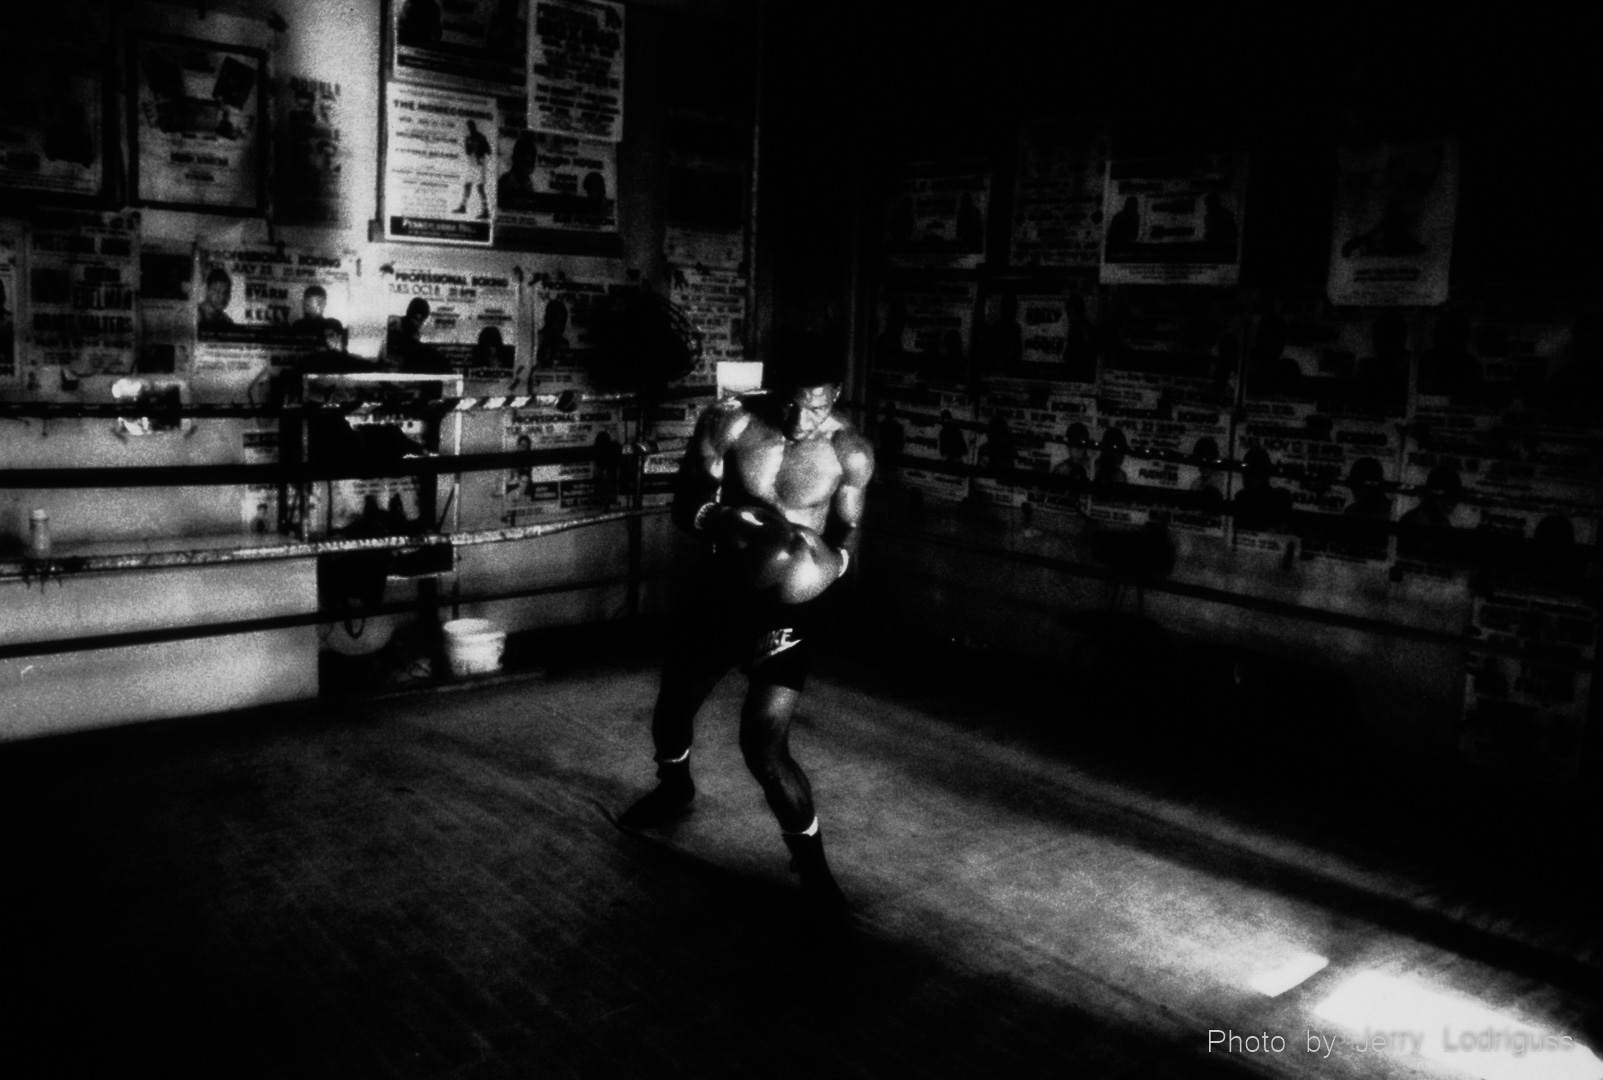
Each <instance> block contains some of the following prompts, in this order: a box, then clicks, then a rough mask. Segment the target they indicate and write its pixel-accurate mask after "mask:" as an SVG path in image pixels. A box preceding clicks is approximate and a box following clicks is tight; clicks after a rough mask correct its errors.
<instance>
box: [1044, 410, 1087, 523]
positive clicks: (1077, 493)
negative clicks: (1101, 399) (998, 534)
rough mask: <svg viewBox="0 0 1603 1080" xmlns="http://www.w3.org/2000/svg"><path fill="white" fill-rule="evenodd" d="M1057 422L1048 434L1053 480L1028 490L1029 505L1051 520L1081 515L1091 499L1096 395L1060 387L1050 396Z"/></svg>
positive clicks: (1054, 420) (1050, 473) (1048, 466)
mask: <svg viewBox="0 0 1603 1080" xmlns="http://www.w3.org/2000/svg"><path fill="white" fill-rule="evenodd" d="M1047 407H1048V409H1049V410H1050V411H1051V414H1052V418H1053V424H1052V428H1051V430H1050V431H1049V432H1048V433H1047V434H1046V436H1045V437H1044V442H1045V444H1046V452H1047V457H1048V465H1047V472H1048V474H1049V475H1050V476H1051V477H1052V483H1050V484H1048V485H1045V486H1043V487H1041V488H1038V489H1031V490H1030V491H1029V492H1028V493H1027V497H1028V500H1029V504H1030V506H1031V508H1032V509H1033V510H1034V511H1037V512H1039V513H1040V514H1041V515H1042V516H1043V517H1044V518H1045V519H1046V520H1047V521H1051V520H1053V519H1054V518H1064V517H1069V516H1076V517H1077V516H1079V515H1080V514H1082V513H1084V511H1085V508H1086V504H1087V501H1088V500H1089V498H1090V484H1091V475H1092V473H1093V472H1094V471H1095V468H1096V440H1095V438H1094V437H1093V436H1092V434H1091V432H1092V431H1093V430H1094V429H1095V426H1096V398H1095V396H1094V394H1093V392H1092V391H1091V390H1090V389H1089V388H1071V387H1063V386H1058V387H1055V388H1053V390H1052V391H1051V392H1050V393H1049V395H1048V398H1047Z"/></svg>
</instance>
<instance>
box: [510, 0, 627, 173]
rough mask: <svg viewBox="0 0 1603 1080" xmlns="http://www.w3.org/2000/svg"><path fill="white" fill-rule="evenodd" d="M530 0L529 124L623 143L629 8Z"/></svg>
mask: <svg viewBox="0 0 1603 1080" xmlns="http://www.w3.org/2000/svg"><path fill="white" fill-rule="evenodd" d="M529 2H530V9H531V10H530V15H531V17H530V19H529V54H528V59H529V126H530V127H532V128H534V129H535V130H536V131H546V132H550V133H551V134H553V135H576V136H578V137H580V138H583V139H600V140H602V141H604V142H613V143H615V142H619V141H621V140H622V139H623V30H624V6H623V5H622V4H616V3H608V2H606V0H529Z"/></svg>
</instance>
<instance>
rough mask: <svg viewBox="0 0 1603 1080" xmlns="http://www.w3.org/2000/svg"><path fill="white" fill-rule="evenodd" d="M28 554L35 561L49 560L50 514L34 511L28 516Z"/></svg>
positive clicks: (45, 511)
mask: <svg viewBox="0 0 1603 1080" xmlns="http://www.w3.org/2000/svg"><path fill="white" fill-rule="evenodd" d="M28 554H29V555H31V556H33V557H34V558H35V559H48V558H50V512H49V511H48V510H35V511H34V512H33V513H32V514H30V515H28Z"/></svg>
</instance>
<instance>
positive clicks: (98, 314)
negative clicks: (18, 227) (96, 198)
mask: <svg viewBox="0 0 1603 1080" xmlns="http://www.w3.org/2000/svg"><path fill="white" fill-rule="evenodd" d="M26 261H27V266H28V320H29V321H28V334H27V337H28V338H29V340H31V342H32V345H33V360H34V363H35V364H36V365H37V366H38V367H39V368H41V369H44V368H56V369H58V370H59V371H60V378H61V388H62V389H63V390H67V391H72V390H77V389H78V380H79V379H81V378H84V377H88V376H95V375H126V374H128V373H129V372H131V371H133V370H134V361H135V358H136V357H137V355H138V345H139V323H138V319H137V316H136V311H135V303H136V300H137V297H138V295H139V214H138V213H136V212H130V213H120V214H109V213H96V212H94V211H88V210H40V211H36V212H35V213H34V214H33V216H32V219H31V222H30V228H29V230H28V238H27V247H26Z"/></svg>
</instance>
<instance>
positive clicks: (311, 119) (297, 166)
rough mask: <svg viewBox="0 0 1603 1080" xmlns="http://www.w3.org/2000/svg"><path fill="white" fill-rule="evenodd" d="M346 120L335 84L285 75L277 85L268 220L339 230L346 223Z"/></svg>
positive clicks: (348, 200)
mask: <svg viewBox="0 0 1603 1080" xmlns="http://www.w3.org/2000/svg"><path fill="white" fill-rule="evenodd" d="M349 124H350V117H349V116H348V115H347V114H346V110H345V88H344V87H343V86H342V85H341V84H340V83H338V82H334V81H330V80H326V79H317V78H312V77H311V76H307V75H291V76H289V77H287V78H284V79H281V80H280V81H279V88H278V114H277V129H276V130H277V135H278V142H277V146H276V147H275V149H276V152H277V154H278V158H277V160H276V162H275V163H274V167H273V220H274V221H275V222H277V223H278V224H280V225H325V226H344V225H349V224H350V219H351V205H350V204H351V190H350V183H351V173H350V166H351V148H350V130H349Z"/></svg>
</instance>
